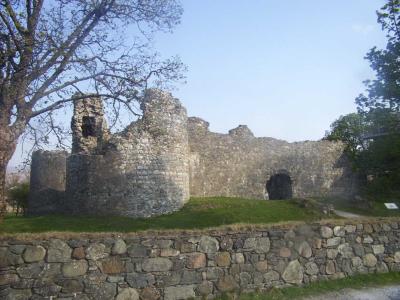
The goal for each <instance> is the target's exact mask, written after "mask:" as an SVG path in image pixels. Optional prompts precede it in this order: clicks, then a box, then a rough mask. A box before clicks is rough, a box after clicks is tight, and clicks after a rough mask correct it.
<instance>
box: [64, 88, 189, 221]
mask: <svg viewBox="0 0 400 300" xmlns="http://www.w3.org/2000/svg"><path fill="white" fill-rule="evenodd" d="M141 108H142V111H143V117H142V118H141V119H139V120H138V121H137V122H134V123H132V124H131V125H129V126H128V127H127V128H126V129H125V130H124V131H123V132H121V133H118V134H114V135H111V136H110V137H109V138H108V141H107V143H105V144H104V146H103V147H102V149H101V151H100V153H101V154H99V152H98V151H96V152H94V153H90V155H87V154H86V153H83V154H82V153H73V154H72V155H71V156H70V157H69V158H68V162H67V190H66V194H67V199H68V200H67V201H68V211H69V212H71V213H73V214H86V215H87V214H89V215H122V216H129V217H150V216H154V215H160V214H165V213H169V212H172V211H176V210H178V209H180V208H181V207H182V206H183V204H184V203H185V202H186V201H187V200H189V162H188V156H189V155H188V153H189V148H188V137H187V115H186V109H185V108H184V107H183V106H182V105H181V103H180V102H179V101H178V100H177V99H175V98H173V97H172V96H171V94H169V93H165V92H162V91H159V90H148V91H147V93H146V96H145V100H144V102H143V103H142V107H141Z"/></svg>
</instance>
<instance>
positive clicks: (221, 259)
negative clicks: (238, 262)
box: [214, 252, 231, 267]
mask: <svg viewBox="0 0 400 300" xmlns="http://www.w3.org/2000/svg"><path fill="white" fill-rule="evenodd" d="M214 260H215V262H216V264H217V266H219V267H228V266H229V265H230V264H231V255H230V254H229V252H219V253H217V254H216V255H215V259H214Z"/></svg>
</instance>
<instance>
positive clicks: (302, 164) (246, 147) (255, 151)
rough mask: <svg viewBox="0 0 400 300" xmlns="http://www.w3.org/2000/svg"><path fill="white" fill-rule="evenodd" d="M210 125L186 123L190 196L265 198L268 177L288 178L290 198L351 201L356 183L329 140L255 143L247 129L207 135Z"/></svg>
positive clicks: (340, 151) (340, 152)
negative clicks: (342, 198) (189, 154)
mask: <svg viewBox="0 0 400 300" xmlns="http://www.w3.org/2000/svg"><path fill="white" fill-rule="evenodd" d="M208 126H209V123H208V122H206V121H204V120H202V119H199V118H189V120H188V131H189V146H190V151H191V156H190V167H191V168H190V192H191V195H193V196H236V197H246V198H261V199H262V198H264V196H265V195H266V184H267V181H268V180H269V179H270V178H271V176H273V175H276V174H281V173H284V174H287V175H288V176H289V177H290V179H291V181H292V194H293V197H312V196H339V197H351V196H352V195H353V194H354V193H355V192H356V188H357V178H356V177H355V175H354V174H353V173H352V171H351V168H350V163H349V162H348V161H347V159H346V157H345V156H344V154H343V150H344V145H343V144H342V143H339V142H330V141H315V142H314V141H306V142H296V143H288V142H286V141H282V140H277V139H273V138H256V137H254V135H253V133H252V132H251V131H250V130H249V129H248V128H247V126H244V125H241V126H239V127H237V128H235V129H232V130H231V131H230V132H229V134H220V133H214V132H210V131H209V129H208Z"/></svg>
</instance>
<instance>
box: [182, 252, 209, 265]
mask: <svg viewBox="0 0 400 300" xmlns="http://www.w3.org/2000/svg"><path fill="white" fill-rule="evenodd" d="M206 263H207V260H206V256H205V254H204V253H200V252H195V253H190V254H188V255H187V261H186V267H188V268H189V269H198V268H204V267H205V266H206Z"/></svg>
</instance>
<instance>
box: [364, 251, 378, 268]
mask: <svg viewBox="0 0 400 300" xmlns="http://www.w3.org/2000/svg"><path fill="white" fill-rule="evenodd" d="M377 262H378V260H377V259H376V257H375V255H373V254H372V253H368V254H366V255H365V256H364V257H363V263H364V266H366V267H375V266H376V263H377Z"/></svg>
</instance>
